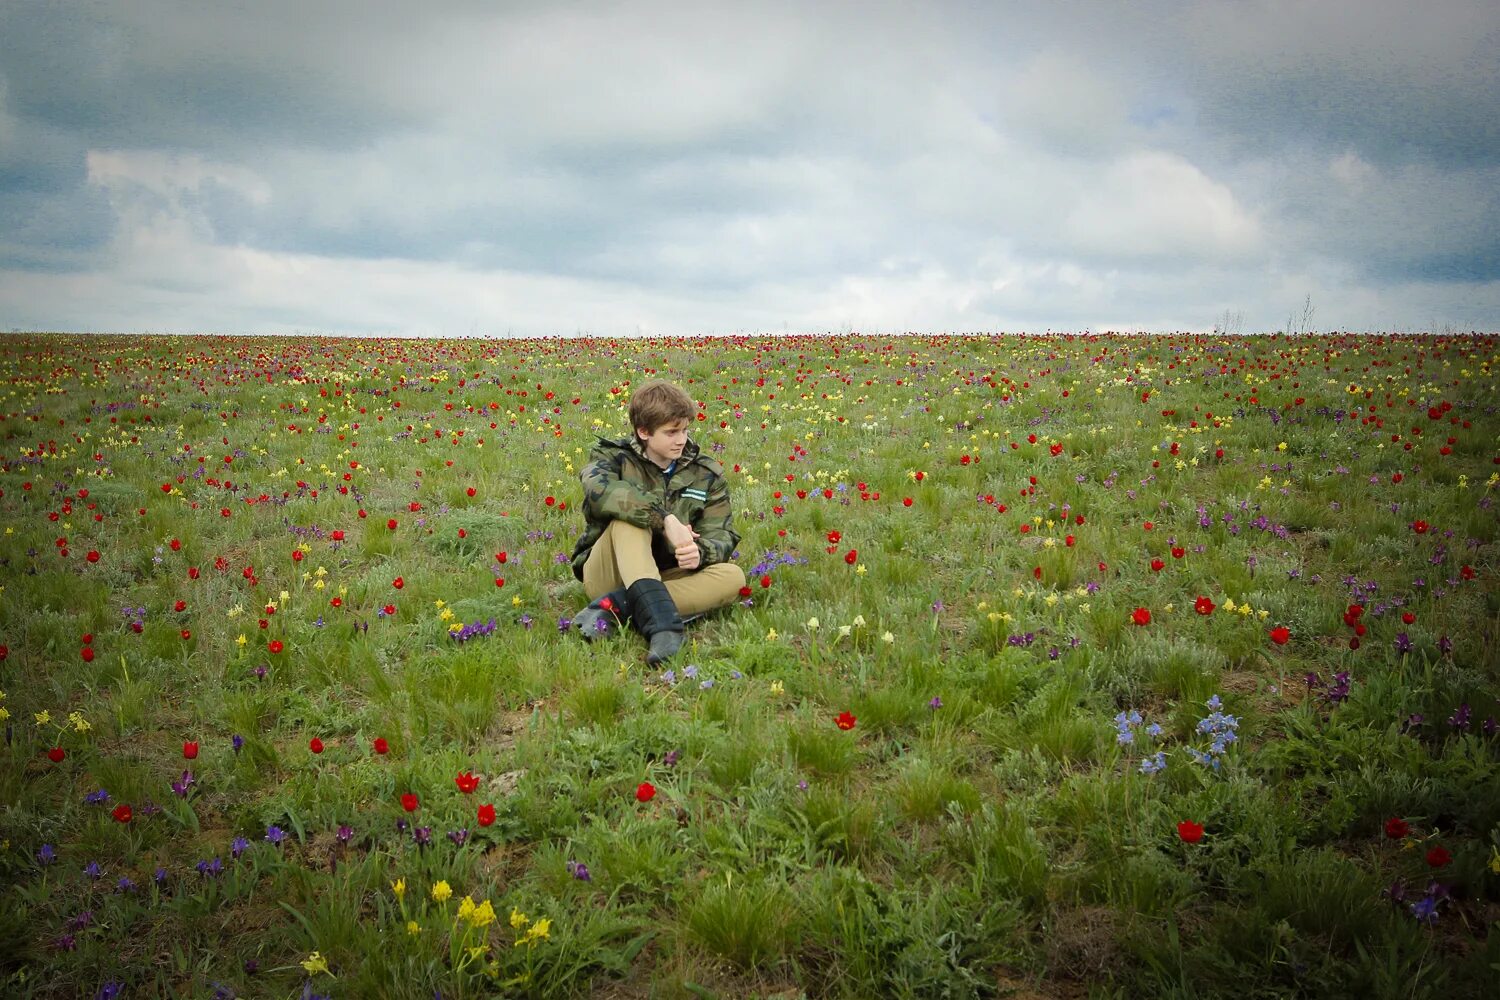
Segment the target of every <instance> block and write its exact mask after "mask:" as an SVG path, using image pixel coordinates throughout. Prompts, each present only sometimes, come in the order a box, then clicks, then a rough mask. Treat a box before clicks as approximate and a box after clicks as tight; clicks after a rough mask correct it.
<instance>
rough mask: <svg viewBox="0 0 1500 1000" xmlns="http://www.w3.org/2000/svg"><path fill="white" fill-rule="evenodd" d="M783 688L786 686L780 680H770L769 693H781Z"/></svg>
mask: <svg viewBox="0 0 1500 1000" xmlns="http://www.w3.org/2000/svg"><path fill="white" fill-rule="evenodd" d="M785 690H786V688H785V687H784V686H783V685H782V683H781V682H780V681H772V682H771V693H772V694H781V693H782V692H783V691H785Z"/></svg>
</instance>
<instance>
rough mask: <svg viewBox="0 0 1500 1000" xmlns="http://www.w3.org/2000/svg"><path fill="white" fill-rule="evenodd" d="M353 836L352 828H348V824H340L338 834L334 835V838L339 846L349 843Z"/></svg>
mask: <svg viewBox="0 0 1500 1000" xmlns="http://www.w3.org/2000/svg"><path fill="white" fill-rule="evenodd" d="M353 836H354V827H352V826H350V825H349V824H348V823H340V824H339V830H338V833H336V834H334V838H335V839H336V840H337V841H338V842H339V843H340V844H347V843H349V839H350V838H351V837H353Z"/></svg>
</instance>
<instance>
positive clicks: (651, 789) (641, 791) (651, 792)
mask: <svg viewBox="0 0 1500 1000" xmlns="http://www.w3.org/2000/svg"><path fill="white" fill-rule="evenodd" d="M654 798H656V786H655V785H653V784H651V782H649V781H643V782H641V783H640V784H639V785H637V786H636V789H635V800H636V801H637V802H650V801H651V800H652V799H654Z"/></svg>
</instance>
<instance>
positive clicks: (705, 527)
mask: <svg viewBox="0 0 1500 1000" xmlns="http://www.w3.org/2000/svg"><path fill="white" fill-rule="evenodd" d="M693 530H695V531H697V532H698V551H699V552H700V553H701V554H702V556H703V562H702V565H704V566H712V565H713V564H714V563H724V562H729V560H730V558H731V557H732V556H733V555H734V547H735V546H736V545H738V544H739V543H740V536H739V535H738V534H736V533H735V530H734V523H733V512H732V511H731V510H730V507H729V483H728V481H727V480H726V479H725V478H724V477H723V476H716V477H715V478H714V481H713V485H712V486H710V487H709V490H708V502H707V503H706V504H704V505H703V510H702V512H701V513H700V514H699V515H698V518H697V523H696V524H694V525H693Z"/></svg>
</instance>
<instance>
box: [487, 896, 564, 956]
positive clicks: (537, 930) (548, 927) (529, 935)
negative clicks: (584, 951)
mask: <svg viewBox="0 0 1500 1000" xmlns="http://www.w3.org/2000/svg"><path fill="white" fill-rule="evenodd" d="M486 905H487V904H486ZM551 931H552V918H551V917H542V918H541V919H540V920H538V921H537V922H536V923H534V924H532V925H531V929H530V930H528V931H527V932H526V933H525V935H523V936H522V937H520V938H519V939H517V941H516V947H517V948H519V947H521V946H522V945H523V944H524V945H526V946H527V947H534V946H535V945H536V943H537V942H538V941H540V940H542V939H543V938H550V937H551V936H552V933H551Z"/></svg>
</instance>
